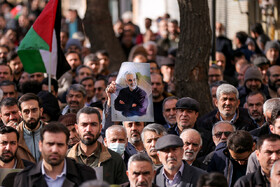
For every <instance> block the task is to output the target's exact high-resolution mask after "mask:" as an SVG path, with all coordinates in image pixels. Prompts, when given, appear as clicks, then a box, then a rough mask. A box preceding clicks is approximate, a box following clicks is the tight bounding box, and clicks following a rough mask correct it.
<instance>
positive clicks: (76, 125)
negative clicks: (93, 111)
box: [74, 123, 79, 134]
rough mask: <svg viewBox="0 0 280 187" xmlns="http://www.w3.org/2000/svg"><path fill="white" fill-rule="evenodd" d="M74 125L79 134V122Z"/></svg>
mask: <svg viewBox="0 0 280 187" xmlns="http://www.w3.org/2000/svg"><path fill="white" fill-rule="evenodd" d="M74 126H75V129H76V132H77V133H78V134H79V130H78V124H76V123H75V125H74Z"/></svg>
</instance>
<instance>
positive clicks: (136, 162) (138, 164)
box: [122, 153, 156, 187]
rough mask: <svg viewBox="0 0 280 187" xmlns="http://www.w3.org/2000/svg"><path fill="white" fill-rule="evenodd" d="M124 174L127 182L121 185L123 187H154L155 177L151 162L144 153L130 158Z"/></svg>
mask: <svg viewBox="0 0 280 187" xmlns="http://www.w3.org/2000/svg"><path fill="white" fill-rule="evenodd" d="M126 174H127V176H128V179H129V182H128V183H125V184H123V185H122V186H123V187H137V186H145V187H156V185H155V184H153V180H154V176H155V170H154V167H153V162H152V161H151V159H150V158H149V157H148V156H147V155H146V154H144V153H138V154H135V155H133V156H131V157H130V159H129V161H128V170H127V171H126Z"/></svg>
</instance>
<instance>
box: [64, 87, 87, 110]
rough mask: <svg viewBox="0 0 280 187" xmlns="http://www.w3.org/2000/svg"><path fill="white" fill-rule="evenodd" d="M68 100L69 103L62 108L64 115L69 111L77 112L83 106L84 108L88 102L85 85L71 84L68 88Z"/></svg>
mask: <svg viewBox="0 0 280 187" xmlns="http://www.w3.org/2000/svg"><path fill="white" fill-rule="evenodd" d="M66 102H67V105H66V106H65V108H64V109H63V110H62V113H61V114H62V115H65V114H67V113H77V112H78V111H79V110H80V109H81V108H83V107H84V106H85V102H86V90H85V88H84V87H83V85H80V84H73V85H71V86H70V87H69V88H68V90H67V94H66Z"/></svg>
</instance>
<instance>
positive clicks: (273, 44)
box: [265, 40, 280, 53]
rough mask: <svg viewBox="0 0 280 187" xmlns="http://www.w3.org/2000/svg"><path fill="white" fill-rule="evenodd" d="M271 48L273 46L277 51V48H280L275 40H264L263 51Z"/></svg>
mask: <svg viewBox="0 0 280 187" xmlns="http://www.w3.org/2000/svg"><path fill="white" fill-rule="evenodd" d="M271 48H274V49H276V50H278V51H279V49H280V44H279V43H278V42H277V41H275V40H274V41H268V42H266V44H265V53H266V52H267V51H268V50H269V49H271Z"/></svg>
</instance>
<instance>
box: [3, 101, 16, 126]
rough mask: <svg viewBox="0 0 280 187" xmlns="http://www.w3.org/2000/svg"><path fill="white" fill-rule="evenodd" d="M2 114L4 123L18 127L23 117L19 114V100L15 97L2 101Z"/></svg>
mask: <svg viewBox="0 0 280 187" xmlns="http://www.w3.org/2000/svg"><path fill="white" fill-rule="evenodd" d="M0 116H1V120H2V123H3V125H6V126H11V127H14V128H16V126H17V125H18V124H19V123H20V122H21V118H20V115H19V108H18V105H17V100H16V99H15V98H5V99H3V100H2V101H1V103H0ZM0 126H1V125H0Z"/></svg>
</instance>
